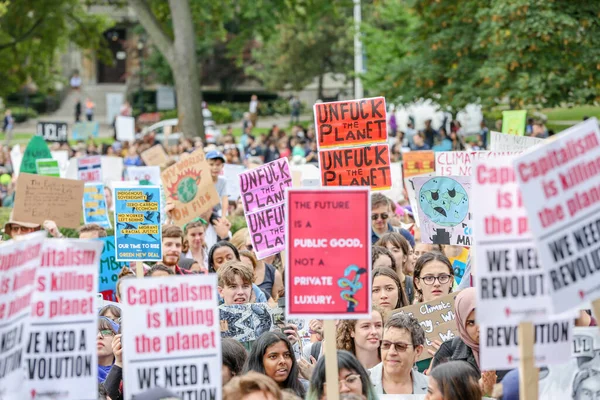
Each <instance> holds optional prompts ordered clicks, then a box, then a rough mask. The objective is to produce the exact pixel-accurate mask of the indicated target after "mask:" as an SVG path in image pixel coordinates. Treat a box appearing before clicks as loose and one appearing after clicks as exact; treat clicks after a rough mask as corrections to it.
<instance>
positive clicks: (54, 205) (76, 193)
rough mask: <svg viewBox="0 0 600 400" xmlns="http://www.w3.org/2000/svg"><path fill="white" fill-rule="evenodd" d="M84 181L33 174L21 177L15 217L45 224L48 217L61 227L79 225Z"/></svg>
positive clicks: (14, 212) (74, 227)
mask: <svg viewBox="0 0 600 400" xmlns="http://www.w3.org/2000/svg"><path fill="white" fill-rule="evenodd" d="M83 184H84V183H83V182H81V181H76V180H72V179H62V178H54V177H51V176H41V175H32V174H21V175H19V179H18V180H17V192H16V193H15V207H14V210H13V217H14V219H15V220H16V221H23V222H33V223H36V224H40V225H41V224H43V223H44V221H46V220H52V221H54V222H56V224H57V225H58V226H59V227H63V228H73V229H77V228H79V223H80V222H81V214H82V210H81V201H82V199H83Z"/></svg>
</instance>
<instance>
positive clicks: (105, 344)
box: [96, 317, 119, 383]
mask: <svg viewBox="0 0 600 400" xmlns="http://www.w3.org/2000/svg"><path fill="white" fill-rule="evenodd" d="M118 332H119V324H117V323H116V322H114V321H113V320H111V319H110V318H106V317H98V335H97V336H96V344H97V348H98V383H104V381H105V380H106V377H107V376H108V373H109V372H110V369H111V368H112V366H113V364H114V363H115V355H114V353H113V346H112V342H113V338H114V336H115V335H116V334H117V333H118Z"/></svg>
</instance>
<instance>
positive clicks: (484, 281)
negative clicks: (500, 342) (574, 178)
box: [471, 157, 552, 323]
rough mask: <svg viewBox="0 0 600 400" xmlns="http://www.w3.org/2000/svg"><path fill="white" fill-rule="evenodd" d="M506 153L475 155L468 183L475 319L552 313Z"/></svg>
mask: <svg viewBox="0 0 600 400" xmlns="http://www.w3.org/2000/svg"><path fill="white" fill-rule="evenodd" d="M512 162H513V159H512V157H502V158H496V159H478V160H475V163H474V165H473V170H474V174H473V187H472V188H471V199H472V200H473V202H472V206H471V209H472V213H473V227H474V228H473V229H474V232H475V233H476V234H475V243H474V246H475V247H474V249H475V250H474V251H475V254H474V255H475V264H476V265H477V266H478V268H477V274H476V280H477V284H476V285H475V287H476V288H477V311H478V313H477V321H478V322H479V323H494V322H495V321H497V320H498V316H499V315H502V316H503V318H506V319H507V320H509V321H512V322H519V321H533V320H534V319H536V318H539V317H543V316H545V315H546V316H547V315H550V314H552V307H551V304H550V298H549V297H548V293H549V289H548V287H547V283H546V282H545V278H544V273H543V270H542V267H541V265H540V262H539V261H538V256H537V251H536V248H535V243H534V241H533V238H532V237H531V233H530V232H529V222H528V219H527V215H526V212H525V208H524V207H523V203H522V201H521V191H520V190H519V188H518V185H517V182H516V178H515V173H514V170H513V167H512Z"/></svg>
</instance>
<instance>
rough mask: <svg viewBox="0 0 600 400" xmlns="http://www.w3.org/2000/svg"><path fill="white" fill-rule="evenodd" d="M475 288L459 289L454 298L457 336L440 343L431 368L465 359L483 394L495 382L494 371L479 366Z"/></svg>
mask: <svg viewBox="0 0 600 400" xmlns="http://www.w3.org/2000/svg"><path fill="white" fill-rule="evenodd" d="M476 298H477V292H476V291H475V288H468V289H464V290H462V291H460V292H459V293H458V295H457V296H456V299H455V300H454V313H455V315H456V327H457V328H458V336H457V337H455V338H453V339H450V340H447V341H446V342H444V343H442V345H441V346H440V348H439V350H438V351H437V352H436V353H435V356H433V360H432V361H431V369H434V368H435V367H436V365H439V364H443V363H445V362H448V361H466V362H467V363H469V364H470V365H471V366H472V367H473V368H474V369H475V371H476V372H477V375H478V376H480V377H481V380H480V385H481V386H482V389H483V391H484V393H485V394H487V393H490V392H491V391H492V388H493V386H494V384H495V383H496V379H497V376H496V371H485V372H482V371H481V369H480V368H479V325H477V323H476V322H475V304H476V301H477V299H476Z"/></svg>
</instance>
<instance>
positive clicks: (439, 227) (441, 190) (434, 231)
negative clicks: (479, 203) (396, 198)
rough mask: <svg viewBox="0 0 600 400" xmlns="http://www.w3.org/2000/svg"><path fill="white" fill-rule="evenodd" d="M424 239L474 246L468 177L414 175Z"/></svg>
mask: <svg viewBox="0 0 600 400" xmlns="http://www.w3.org/2000/svg"><path fill="white" fill-rule="evenodd" d="M412 180H413V182H414V186H415V194H416V200H417V207H418V218H419V222H420V226H421V242H423V243H433V244H454V245H458V246H471V245H472V240H473V229H472V227H471V214H470V212H469V206H470V201H469V193H470V191H471V182H470V178H469V177H464V176H447V177H446V176H444V177H431V178H428V177H414V178H412Z"/></svg>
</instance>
